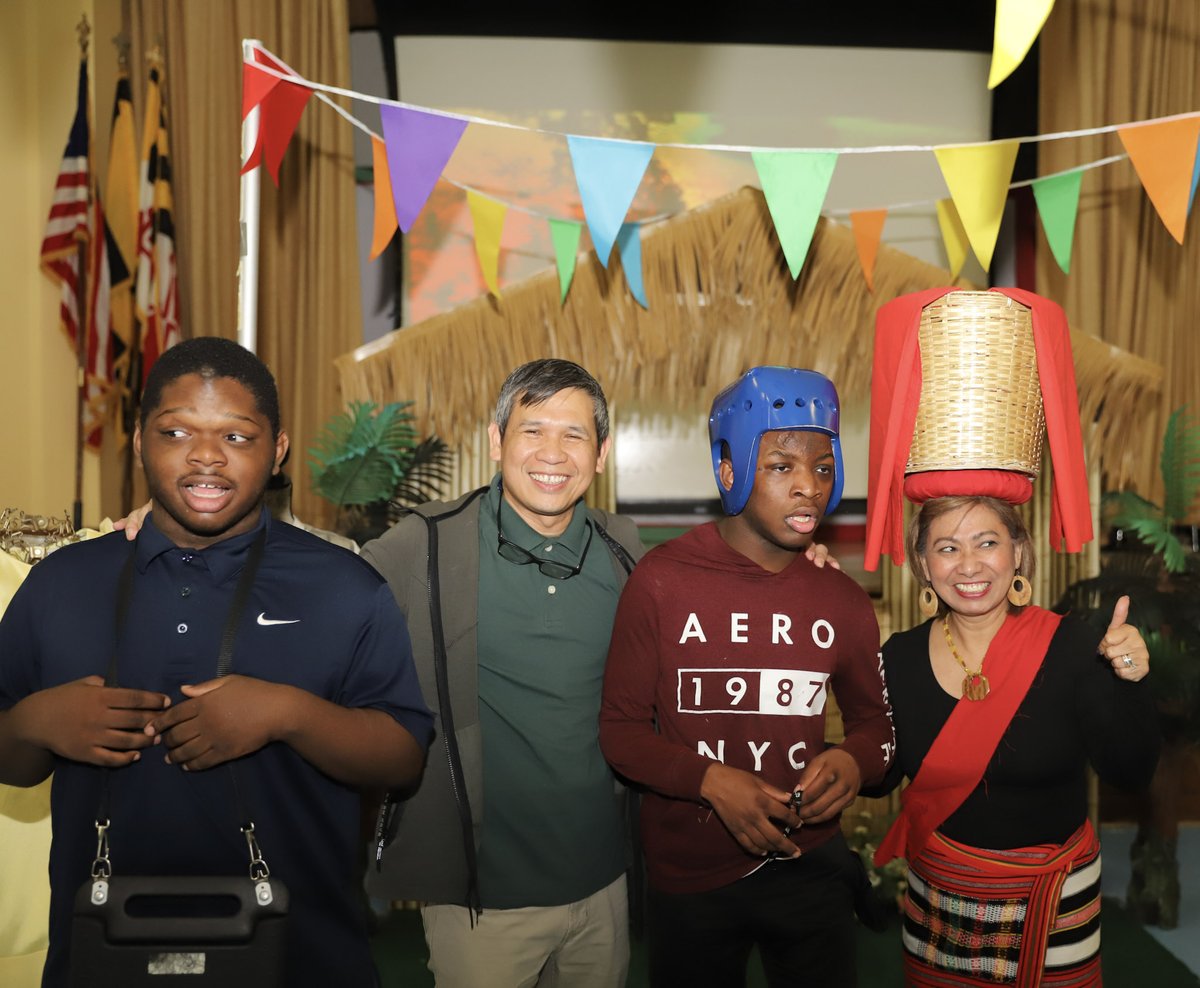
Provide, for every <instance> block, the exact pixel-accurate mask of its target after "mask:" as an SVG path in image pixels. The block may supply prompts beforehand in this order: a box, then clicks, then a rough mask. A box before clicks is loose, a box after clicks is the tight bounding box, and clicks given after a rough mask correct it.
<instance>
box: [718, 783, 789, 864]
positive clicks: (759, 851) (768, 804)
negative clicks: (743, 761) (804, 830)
mask: <svg viewBox="0 0 1200 988" xmlns="http://www.w3.org/2000/svg"><path fill="white" fill-rule="evenodd" d="M700 796H701V798H702V799H703V800H704V801H705V802H706V803H708V804H709V805H710V806H711V807H712V808H713V810H714V811H715V812H716V814H717V816H719V817H720V818H721V822H722V823H723V824H725V827H726V829H728V830H729V832H730V833H731V834H733V837H734V839H735V840H736V841H737V842H738V844H740V845H741V847H742V850H743V851H745V852H746V853H747V854H753V855H755V856H756V857H764V856H766V855H767V854H772V853H774V854H779V855H782V856H783V857H787V858H791V857H795V856H796V855H798V854H799V853H800V851H799V850H798V849H797V847H796V845H795V844H793V843H792V842H791V840H789V839H788V837H787V835H786V834H784V832H783V831H782V830H781V829H780V828H781V827H783V826H787V827H798V826H799V825H800V818H799V817H798V816H796V814H795V813H794V812H793V811H792V809H791V808H790V806H789V802H790V800H791V797H792V794H791V793H789V792H784V791H783V790H782V789H777V788H776V787H775V786H772V785H770V784H768V783H767V782H764V781H763V780H762V779H760V778H759V777H758V776H757V775H755V774H754V773H753V772H744V771H742V769H740V768H733V767H731V766H729V765H725V764H723V763H721V762H713V763H712V764H711V765H710V766H709V767H708V769H707V770H706V771H705V773H704V778H703V779H702V780H701V782H700Z"/></svg>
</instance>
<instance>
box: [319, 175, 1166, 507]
mask: <svg viewBox="0 0 1200 988" xmlns="http://www.w3.org/2000/svg"><path fill="white" fill-rule="evenodd" d="M642 255H643V277H644V281H645V289H646V297H647V299H648V300H649V303H650V308H649V309H648V310H646V309H643V308H642V307H641V306H640V305H638V303H637V302H636V301H635V300H634V298H633V296H632V295H631V294H630V292H629V289H628V286H627V284H626V282H625V276H624V273H623V271H622V270H621V266H620V263H619V260H618V259H617V258H616V255H615V254H614V258H613V260H612V262H611V268H610V269H609V270H607V271H606V270H605V269H604V268H603V267H602V266H601V264H600V262H599V260H598V259H597V258H596V255H595V253H594V252H592V251H588V252H587V253H586V254H584V255H581V256H580V259H579V266H578V269H577V271H576V273H575V279H574V282H573V284H572V285H571V290H570V293H569V294H568V295H567V300H566V302H565V304H562V305H560V304H559V287H558V276H557V273H556V272H555V270H554V268H553V267H550V268H547V269H546V270H545V271H543V272H541V273H540V274H537V275H534V276H532V277H530V278H528V279H526V280H524V281H522V282H520V283H518V284H516V285H512V286H509V287H507V288H505V289H504V290H503V298H501V299H494V298H491V297H488V296H484V297H480V298H478V299H475V300H474V301H471V302H468V303H466V304H465V305H462V306H460V307H458V308H456V309H454V310H452V311H450V312H447V313H443V314H441V315H438V316H434V317H433V318H430V319H426V320H425V321H423V322H420V323H417V324H415V325H413V326H409V327H407V328H404V329H399V330H396V331H394V332H392V333H390V334H388V335H387V336H385V337H383V338H382V339H380V340H377V341H376V342H374V343H371V344H368V345H367V346H363V347H360V348H359V349H357V350H355V351H353V352H352V353H349V354H345V355H343V356H342V357H340V358H338V360H337V367H338V371H339V375H340V379H341V385H342V393H343V395H344V397H345V398H346V399H347V400H355V399H372V400H375V401H396V400H402V399H403V400H412V401H414V402H415V403H416V404H415V411H416V413H417V416H418V420H419V423H420V427H421V428H422V429H423V430H425V431H428V432H433V433H436V434H437V435H439V436H441V437H442V438H443V439H445V440H446V441H447V442H448V443H450V444H451V445H452V446H454V445H458V444H459V443H461V442H463V441H465V440H467V439H468V438H470V437H473V436H477V435H478V434H479V432H480V428H481V425H482V424H483V423H486V422H487V421H488V420H489V418H490V416H491V410H492V403H493V401H494V400H495V396H496V393H497V391H498V390H499V388H500V384H501V382H502V381H503V380H504V377H505V376H506V375H507V373H508V372H509V371H510V370H511V369H512V368H514V367H516V366H517V365H519V364H521V363H523V362H525V361H527V360H532V359H535V358H538V357H544V356H557V357H565V358H568V359H571V360H575V361H577V362H578V363H580V364H582V365H583V366H585V367H587V368H588V370H590V371H591V372H592V373H593V374H595V375H596V377H597V378H598V379H599V381H600V382H601V383H602V384H603V386H604V389H605V391H606V393H607V394H608V397H609V400H610V402H611V403H612V404H613V405H614V406H615V407H616V408H618V409H620V412H621V414H622V415H624V414H628V413H629V412H631V411H636V412H637V413H639V414H643V415H652V416H653V415H671V414H674V413H676V412H680V411H682V412H695V411H699V410H701V409H707V407H708V404H709V402H710V401H711V399H712V396H713V395H714V394H715V393H716V392H717V391H718V390H719V389H720V388H721V387H723V386H724V385H726V384H728V383H729V382H730V381H731V380H733V379H734V378H735V377H736V376H737V375H738V374H739V373H741V372H742V371H743V370H745V369H746V368H748V367H752V366H754V365H755V364H764V363H765V364H784V365H791V366H797V367H811V368H814V369H816V370H819V371H821V372H822V373H824V374H827V375H828V376H829V377H830V378H832V379H833V380H834V381H835V382H836V384H837V386H838V390H839V392H840V393H841V395H842V400H843V402H858V401H865V400H866V399H867V397H868V395H869V391H870V379H871V362H872V350H873V340H874V325H875V312H876V310H877V308H878V307H879V306H880V305H882V304H884V303H885V302H887V301H889V300H891V299H893V298H895V297H896V296H898V295H903V294H905V293H907V292H913V291H918V290H920V289H924V288H933V287H937V286H939V285H944V284H946V281H947V273H946V271H945V270H943V269H941V268H937V267H935V266H933V265H930V264H926V263H924V262H923V261H919V260H917V259H916V258H913V257H911V256H910V255H908V254H905V253H903V252H902V251H899V250H896V249H894V248H891V247H888V246H887V245H886V244H885V245H881V247H880V249H879V256H878V259H877V261H876V266H875V292H874V294H871V293H870V292H869V291H868V290H867V287H866V283H865V281H864V279H863V276H862V271H861V269H860V267H859V261H858V255H857V252H856V250H855V246H854V237H853V235H852V233H851V232H850V230H849V228H848V227H845V226H842V225H839V224H837V223H834V222H832V221H829V220H826V219H822V220H820V222H819V223H818V225H817V229H816V232H815V234H814V236H813V241H812V246H811V248H810V250H809V254H808V260H807V262H806V263H805V265H804V269H803V271H802V272H801V274H800V278H799V279H798V280H797V281H793V280H792V278H791V276H790V275H789V273H788V270H787V266H786V264H785V262H784V258H783V253H782V251H781V250H780V247H779V242H778V239H777V237H776V235H775V229H774V225H773V224H772V222H771V217H770V214H769V213H768V211H767V206H766V202H765V200H764V199H763V196H762V193H761V192H760V191H759V190H758V189H753V188H744V189H742V190H740V191H739V192H737V193H734V194H732V195H729V196H726V197H724V198H722V199H718V200H716V201H714V202H712V203H709V204H707V205H705V206H701V207H699V208H697V209H693V210H690V211H688V212H686V213H681V214H679V215H678V216H675V217H672V218H671V219H669V220H666V221H664V222H662V223H659V224H656V225H654V226H648V227H647V228H646V229H645V230H644V232H643V236H642ZM1073 342H1074V348H1075V363H1076V373H1077V377H1078V383H1079V392H1080V396H1081V397H1080V404H1081V414H1082V417H1083V420H1084V422H1085V423H1087V422H1094V423H1095V424H1096V428H1095V429H1091V430H1086V429H1085V436H1086V437H1087V439H1088V447H1089V450H1088V451H1089V458H1090V457H1093V456H1094V455H1095V453H1096V451H1097V450H1098V449H1100V448H1103V449H1104V451H1105V470H1106V473H1107V474H1108V475H1109V476H1108V480H1109V482H1110V483H1112V484H1119V483H1120V482H1121V480H1122V479H1123V478H1124V477H1125V476H1126V475H1128V473H1129V472H1130V471H1131V470H1132V469H1134V467H1135V465H1136V463H1137V461H1138V458H1139V457H1142V456H1145V455H1147V454H1149V455H1153V454H1154V453H1155V450H1154V449H1153V447H1154V446H1155V443H1156V437H1153V436H1151V435H1149V434H1147V435H1144V436H1143V435H1140V434H1138V431H1137V430H1138V429H1139V422H1141V421H1144V418H1143V417H1142V416H1139V415H1138V414H1136V413H1137V411H1138V410H1139V408H1142V407H1144V404H1143V403H1144V402H1145V401H1146V400H1147V399H1148V398H1149V399H1150V400H1155V401H1156V400H1157V392H1158V391H1159V389H1160V384H1161V379H1162V369H1161V368H1160V367H1158V366H1157V365H1155V364H1151V363H1150V362H1148V361H1145V360H1142V359H1141V358H1138V357H1135V356H1133V355H1132V354H1129V353H1126V352H1124V351H1121V350H1118V349H1117V348H1116V347H1112V346H1110V345H1109V344H1107V343H1103V342H1101V341H1100V340H1098V339H1095V338H1094V337H1090V336H1087V335H1085V334H1083V333H1079V332H1073ZM1114 452H1116V453H1118V454H1119V455H1115V456H1114Z"/></svg>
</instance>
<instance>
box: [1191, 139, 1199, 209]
mask: <svg viewBox="0 0 1200 988" xmlns="http://www.w3.org/2000/svg"><path fill="white" fill-rule="evenodd" d="M1197 184H1200V146H1197V148H1196V164H1195V166H1194V167H1193V168H1192V191H1191V192H1190V193H1189V194H1188V213H1191V211H1192V203H1194V202H1195V201H1196V185H1197Z"/></svg>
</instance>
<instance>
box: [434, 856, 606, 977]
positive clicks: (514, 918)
mask: <svg viewBox="0 0 1200 988" xmlns="http://www.w3.org/2000/svg"><path fill="white" fill-rule="evenodd" d="M421 920H422V922H423V923H424V924H425V941H426V942H427V943H428V944H429V970H430V971H432V972H433V977H434V981H435V982H436V984H437V985H438V988H531V986H533V985H537V986H538V988H555V986H564V988H577V986H578V988H620V986H623V985H624V984H625V975H626V972H627V971H628V968H629V908H628V903H627V900H626V892H625V876H624V875H621V877H620V878H618V879H617V880H616V881H615V882H613V883H612V884H611V885H609V886H608V887H607V888H603V889H601V890H600V891H599V892H597V893H595V894H594V895H590V896H588V897H587V898H586V899H581V900H580V901H578V902H572V903H569V904H567V905H565V906H526V907H524V908H521V909H485V910H484V911H483V914H482V915H481V916H480V917H479V918H478V919H477V920H476V922H475V926H474V928H473V929H472V927H471V917H470V911H469V910H468V909H467V908H466V907H464V906H424V907H423V908H422V909H421Z"/></svg>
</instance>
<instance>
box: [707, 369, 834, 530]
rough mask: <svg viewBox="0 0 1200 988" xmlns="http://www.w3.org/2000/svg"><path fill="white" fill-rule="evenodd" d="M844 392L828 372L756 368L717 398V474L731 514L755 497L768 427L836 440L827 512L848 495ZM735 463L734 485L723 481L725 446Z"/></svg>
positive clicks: (712, 418)
mask: <svg viewBox="0 0 1200 988" xmlns="http://www.w3.org/2000/svg"><path fill="white" fill-rule="evenodd" d="M838 405H839V403H838V396H837V389H836V388H834V386H833V382H832V381H831V380H829V378H827V377H826V376H825V375H824V374H818V373H817V372H816V371H811V370H798V369H797V368H795V367H752V368H751V369H750V370H748V371H746V373H745V374H743V375H742V377H741V378H739V379H738V380H737V381H735V382H734V383H733V384H731V385H730V386H729V387H727V388H726V389H725V390H724V391H722V392H721V393H720V394H719V395H717V397H716V398H715V399H714V400H713V404H712V412H711V413H709V416H708V438H709V440H710V441H711V443H712V460H713V474H714V475H715V476H716V478H717V490H718V491H719V492H720V494H721V506H722V507H723V508H724V509H725V513H726V514H727V515H737V514H741V512H742V509H743V508H745V507H746V502H747V501H749V500H750V490H751V488H753V486H754V473H755V468H756V467H757V465H758V443H759V440H760V439H762V435H763V433H764V432H771V431H773V430H775V429H807V430H811V431H812V432H823V433H825V434H826V435H827V436H829V437H830V441H831V442H832V444H833V491H832V492H831V493H830V495H829V504H828V505H826V507H825V511H824V514H829V513H830V512H831V511H833V509H834V508H836V507H837V506H838V502H839V501H841V499H842V482H843V480H844V479H845V478H844V475H843V470H842V444H841V441H840V440H839V438H838ZM722 444H724V445H725V446H726V447H727V448H728V453H729V460H730V462H731V463H732V465H733V488H732V490H728V491H727V490H725V488H724V487H723V486H722V484H721V473H720V470H721V447H722Z"/></svg>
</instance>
